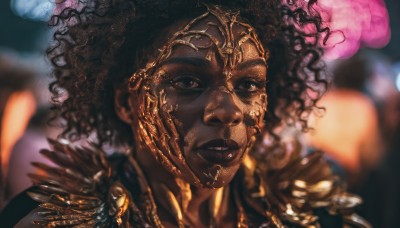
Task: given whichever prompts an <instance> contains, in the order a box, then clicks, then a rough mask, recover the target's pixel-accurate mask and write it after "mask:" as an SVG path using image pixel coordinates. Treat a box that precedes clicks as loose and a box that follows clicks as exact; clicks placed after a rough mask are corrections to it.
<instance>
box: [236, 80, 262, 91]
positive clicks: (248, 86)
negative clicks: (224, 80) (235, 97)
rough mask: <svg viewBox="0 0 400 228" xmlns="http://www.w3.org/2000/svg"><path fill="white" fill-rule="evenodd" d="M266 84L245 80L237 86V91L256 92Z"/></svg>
mask: <svg viewBox="0 0 400 228" xmlns="http://www.w3.org/2000/svg"><path fill="white" fill-rule="evenodd" d="M263 86H264V83H263V82H257V81H253V80H245V81H241V82H240V83H239V84H238V85H237V86H236V88H235V89H236V91H237V92H239V93H254V92H257V91H259V90H260V89H262V88H263Z"/></svg>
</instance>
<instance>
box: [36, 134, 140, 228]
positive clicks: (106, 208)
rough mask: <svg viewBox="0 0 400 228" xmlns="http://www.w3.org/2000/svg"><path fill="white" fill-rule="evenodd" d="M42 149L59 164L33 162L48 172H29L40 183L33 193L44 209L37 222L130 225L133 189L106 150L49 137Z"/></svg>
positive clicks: (82, 225)
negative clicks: (120, 177)
mask: <svg viewBox="0 0 400 228" xmlns="http://www.w3.org/2000/svg"><path fill="white" fill-rule="evenodd" d="M49 142H50V144H51V145H52V147H53V151H51V150H42V151H41V153H42V154H43V155H44V156H46V157H47V158H48V159H50V160H51V161H52V162H53V163H55V164H56V165H58V167H50V166H47V165H45V164H42V163H33V165H34V166H36V167H37V168H39V169H41V170H42V171H44V173H45V175H38V174H29V176H30V177H31V179H32V180H33V182H34V184H35V185H37V186H38V187H39V190H38V191H36V192H30V193H29V195H30V196H31V197H32V198H33V199H34V200H36V201H38V202H40V203H41V204H40V207H41V208H43V209H44V212H41V214H40V215H39V217H40V219H38V220H36V221H33V223H34V224H37V225H41V226H46V227H56V226H57V227H58V226H73V227H114V226H119V227H128V226H130V223H129V213H130V209H131V208H134V205H133V202H131V197H130V194H129V192H128V191H127V190H126V189H125V187H124V186H123V185H122V184H121V183H120V182H119V181H117V180H116V179H115V178H114V173H113V170H112V168H111V166H110V165H109V163H108V161H107V159H106V156H105V153H104V152H103V151H102V150H100V149H99V148H97V147H96V146H94V145H91V146H90V147H82V148H73V147H71V146H70V145H68V144H62V143H60V142H58V141H55V140H51V139H49Z"/></svg>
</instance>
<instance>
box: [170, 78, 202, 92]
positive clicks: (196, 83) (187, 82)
mask: <svg viewBox="0 0 400 228" xmlns="http://www.w3.org/2000/svg"><path fill="white" fill-rule="evenodd" d="M171 84H172V86H173V87H174V88H176V89H181V90H199V89H202V88H203V86H202V84H201V82H200V80H199V79H198V78H196V77H193V76H180V77H178V78H176V79H173V80H172V81H171Z"/></svg>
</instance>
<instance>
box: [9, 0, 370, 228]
mask: <svg viewBox="0 0 400 228" xmlns="http://www.w3.org/2000/svg"><path fill="white" fill-rule="evenodd" d="M315 3H316V1H315V0H311V1H300V0H299V1H296V0H294V1H293V0H288V1H278V0H250V1H248V0H88V1H79V2H78V1H76V3H74V4H69V7H66V8H63V9H60V10H59V11H58V13H57V14H55V15H54V16H53V17H52V19H51V21H50V24H51V25H52V26H53V27H54V35H53V38H54V42H53V43H52V44H51V46H50V47H49V48H48V51H47V54H48V57H49V59H50V60H51V63H52V65H53V73H52V75H53V77H54V81H53V83H52V84H51V85H50V90H51V92H52V93H53V102H54V107H53V110H54V113H55V115H56V117H57V118H60V119H61V120H62V122H63V123H64V131H63V133H62V135H61V137H62V138H64V139H67V140H68V142H65V141H66V140H61V141H59V140H50V143H51V144H52V145H53V148H54V149H53V150H52V151H49V150H43V151H42V154H43V155H44V156H46V157H48V158H49V159H50V160H51V161H52V162H53V163H55V166H54V167H51V166H47V165H43V164H39V163H35V164H34V165H35V166H36V167H39V168H40V169H41V170H42V171H43V172H42V173H41V174H32V175H31V176H30V177H31V179H32V180H33V183H34V185H35V187H34V188H32V189H30V190H29V192H28V194H29V196H30V197H31V198H32V199H34V200H35V201H36V202H37V204H38V205H37V207H36V209H34V210H33V211H31V212H29V213H28V214H25V215H22V217H21V220H20V221H19V222H18V223H17V224H16V226H17V227H64V226H67V227H70V226H71V227H75V226H76V227H348V226H354V227H369V225H368V223H367V222H366V221H364V220H363V219H362V218H361V217H359V216H358V215H356V214H355V213H354V208H355V207H356V206H357V205H358V204H360V203H361V199H360V198H358V197H357V196H354V195H351V194H348V193H346V191H345V189H344V188H343V183H341V181H340V180H339V178H338V177H337V176H335V175H334V173H333V172H332V171H331V168H330V166H329V164H328V163H327V162H326V161H325V160H324V157H323V154H322V153H321V152H318V151H315V152H310V153H305V154H304V153H301V151H300V150H299V149H296V148H295V149H292V150H290V148H288V147H285V145H284V143H282V142H281V140H280V136H279V134H276V132H275V129H276V128H278V127H281V126H282V125H285V124H286V125H293V124H297V125H298V126H300V127H301V128H302V129H303V130H306V129H307V115H308V114H309V113H310V112H311V111H312V110H313V109H315V108H317V107H315V103H316V101H317V100H318V98H319V96H320V95H321V92H322V91H323V90H324V88H325V87H326V84H327V82H326V80H325V79H324V76H323V69H324V65H323V63H322V62H321V60H320V58H321V55H322V49H321V47H320V45H323V44H324V43H325V42H326V41H327V39H328V38H329V34H330V30H329V28H327V27H324V26H323V22H322V21H321V17H320V16H319V14H318V12H317V11H316V10H314V8H313V5H314V4H315ZM306 28H307V29H306ZM310 94H314V95H313V96H311V95H310ZM315 94H317V95H315ZM265 135H268V136H270V138H272V143H271V144H269V145H268V146H266V145H265V144H264V143H263V137H264V136H265ZM88 137H90V138H92V140H90V142H88V143H86V144H84V143H83V144H82V145H78V146H77V145H73V144H72V142H76V141H77V140H82V139H85V138H88ZM104 145H107V146H108V147H110V146H111V148H112V147H113V146H115V148H126V150H125V151H113V153H111V154H110V153H106V152H104V150H103V149H102V148H103V146H104Z"/></svg>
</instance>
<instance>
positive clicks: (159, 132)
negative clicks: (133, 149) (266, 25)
mask: <svg viewBox="0 0 400 228" xmlns="http://www.w3.org/2000/svg"><path fill="white" fill-rule="evenodd" d="M170 32H172V34H175V35H174V36H173V37H172V38H171V39H170V40H169V41H167V42H166V43H165V45H164V48H163V49H162V50H161V53H160V55H159V56H158V57H157V58H156V60H155V62H153V63H155V64H153V65H155V67H154V68H153V69H152V70H149V69H147V70H148V71H152V72H151V75H149V79H150V80H148V82H147V84H146V85H145V86H144V87H146V88H147V89H148V93H143V92H142V93H141V94H142V95H141V96H139V98H137V101H136V103H141V104H142V106H140V107H138V108H139V109H140V108H141V109H149V110H148V111H144V112H143V111H142V118H140V117H139V122H141V123H139V127H137V129H136V132H137V133H136V135H142V138H141V141H142V143H146V141H147V145H148V148H149V149H150V150H151V151H152V152H153V154H154V155H155V156H156V158H157V159H158V160H159V161H160V162H161V163H163V164H164V166H166V167H167V168H168V169H170V171H171V172H173V173H174V174H176V175H178V176H180V177H182V178H184V179H186V180H188V181H189V182H194V183H192V184H199V183H200V185H202V186H207V187H221V186H224V185H226V184H227V183H229V182H230V180H231V179H232V178H233V176H234V175H235V173H236V171H237V169H238V168H239V166H240V164H241V161H242V159H243V156H244V155H245V154H246V153H247V151H248V150H249V149H250V148H251V146H252V144H253V142H254V140H255V136H256V135H257V134H259V133H260V131H261V129H262V127H263V117H264V113H265V110H266V90H265V84H266V70H267V69H266V58H265V55H264V54H265V52H264V49H263V48H262V46H261V44H260V42H259V40H258V38H257V36H256V34H255V33H254V31H253V30H252V27H250V26H248V25H247V24H245V23H243V22H241V21H240V20H239V19H237V18H236V17H235V14H233V13H230V12H225V11H222V10H219V9H218V8H216V9H215V8H214V9H209V11H208V14H207V13H206V14H204V15H203V16H200V17H199V18H196V19H194V20H193V21H192V22H190V23H189V24H187V25H186V27H185V28H184V29H176V28H175V29H174V30H173V31H170ZM150 65H152V63H151V64H149V65H148V66H150ZM133 77H134V76H133ZM149 97H150V99H149ZM152 100H153V101H154V102H152ZM150 109H151V110H150ZM146 113H147V114H146ZM157 114H158V116H159V117H149V115H157ZM155 119H158V120H155ZM144 122H147V123H144ZM148 122H153V123H152V124H148ZM166 135H167V136H166ZM152 137H155V138H153V139H151V138H152ZM163 137H165V139H162V138H163ZM149 141H154V142H153V143H148V142H149ZM161 141H165V143H162V142H161ZM170 141H174V142H176V145H175V146H174V142H172V143H171V142H170ZM152 144H155V145H152ZM150 147H153V148H150ZM156 150H158V151H156ZM177 150H179V151H177ZM166 160H168V161H166ZM175 168H176V169H175Z"/></svg>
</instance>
